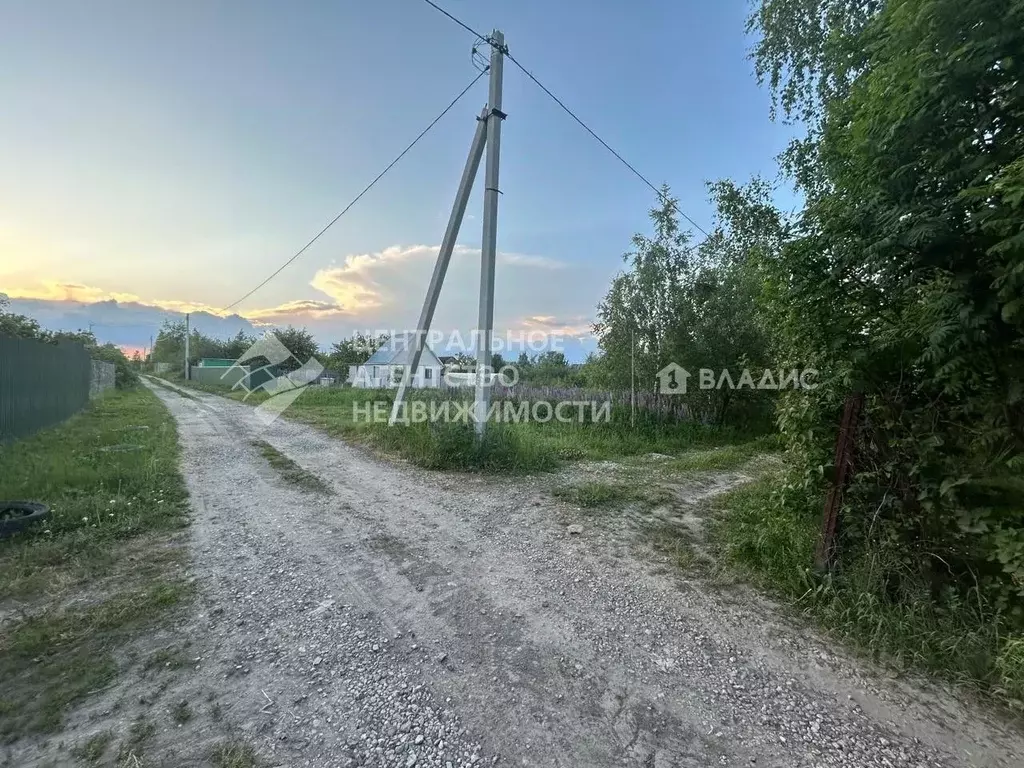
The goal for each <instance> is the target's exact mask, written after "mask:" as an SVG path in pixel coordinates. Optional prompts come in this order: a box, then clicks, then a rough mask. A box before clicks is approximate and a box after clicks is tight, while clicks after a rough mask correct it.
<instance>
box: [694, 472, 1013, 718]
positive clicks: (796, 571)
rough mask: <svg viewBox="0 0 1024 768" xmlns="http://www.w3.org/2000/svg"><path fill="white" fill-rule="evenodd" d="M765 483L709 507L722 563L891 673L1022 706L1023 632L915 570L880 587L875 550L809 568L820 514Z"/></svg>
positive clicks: (891, 566)
mask: <svg viewBox="0 0 1024 768" xmlns="http://www.w3.org/2000/svg"><path fill="white" fill-rule="evenodd" d="M777 483H778V478H777V477H775V478H773V477H767V478H764V479H762V480H761V481H759V482H758V483H756V484H752V485H749V486H745V487H742V488H739V489H737V490H735V491H733V492H731V493H729V494H726V495H724V496H722V497H719V498H718V499H717V500H716V502H715V507H716V512H715V518H714V520H715V522H714V525H713V526H712V528H711V538H712V543H713V545H714V547H715V550H716V552H717V554H718V556H719V557H720V559H721V560H722V562H723V563H724V564H725V565H727V566H729V567H731V568H733V569H735V570H737V571H739V572H740V573H741V574H742V575H743V576H745V577H746V578H747V579H748V580H750V581H752V582H753V583H754V584H756V585H757V586H759V587H761V588H763V589H765V590H767V591H769V592H772V593H774V594H775V595H777V596H779V597H781V598H783V599H784V600H787V601H788V602H790V603H791V604H793V605H794V606H796V607H797V608H798V609H799V610H801V611H802V612H803V613H804V614H806V615H807V616H808V617H810V618H812V619H813V620H814V621H816V622H817V623H818V624H820V625H821V626H822V627H824V628H825V629H827V630H828V631H830V632H833V633H835V634H837V635H839V636H841V637H843V638H844V639H845V640H847V641H848V642H849V643H850V644H852V645H853V646H854V647H855V648H857V649H858V650H860V651H861V652H863V653H866V654H869V655H871V656H872V657H874V658H875V659H876V660H878V661H882V662H883V663H886V664H888V665H890V666H894V667H896V668H898V669H904V670H910V669H920V670H925V671H928V672H931V673H934V674H938V675H941V676H943V677H945V678H947V679H951V680H952V681H954V682H956V683H959V684H964V685H967V686H968V687H970V688H972V689H976V690H980V691H984V692H985V693H986V694H989V695H992V696H994V697H996V698H997V699H998V700H999V701H1001V702H1002V703H1004V704H1007V705H1009V706H1010V707H1011V708H1013V709H1016V710H1018V711H1022V710H1024V636H1021V635H1019V634H1017V635H1014V634H1013V633H1012V632H1011V631H1008V629H1007V626H1006V625H1005V624H1004V623H1003V622H1002V620H1001V618H1000V617H999V615H998V614H996V613H995V612H994V611H993V610H992V609H991V608H989V607H988V606H985V605H983V604H982V603H981V602H980V601H972V600H960V599H956V598H955V597H954V596H952V595H942V596H936V595H934V594H932V591H931V588H930V585H929V584H928V583H927V581H926V580H925V579H923V578H922V577H921V576H920V575H919V574H913V573H906V574H905V578H904V579H903V581H902V584H901V589H900V593H899V594H898V595H892V594H891V592H892V590H891V589H887V585H886V584H883V583H881V581H880V580H881V576H880V574H883V573H886V572H889V573H891V572H892V571H893V570H894V567H895V568H898V566H896V565H895V564H894V563H892V562H889V563H886V564H885V565H886V567H885V568H883V567H882V564H883V563H882V559H883V558H885V557H887V555H886V553H885V552H884V551H882V550H878V551H872V552H863V553H847V555H846V556H845V557H844V559H843V561H842V564H841V568H840V569H839V570H837V572H836V573H835V574H833V575H831V576H827V577H825V576H819V575H818V574H816V573H815V572H813V571H812V570H811V568H810V565H811V563H812V562H813V553H814V547H815V543H816V540H817V536H818V532H819V530H820V524H821V511H820V510H817V509H804V510H800V509H794V508H791V507H787V506H785V505H784V504H782V503H780V501H779V499H778V498H776V497H775V496H773V494H772V493H771V489H772V488H773V487H776V486H777Z"/></svg>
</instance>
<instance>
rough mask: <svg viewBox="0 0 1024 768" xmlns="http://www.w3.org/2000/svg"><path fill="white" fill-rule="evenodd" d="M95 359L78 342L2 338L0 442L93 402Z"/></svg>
mask: <svg viewBox="0 0 1024 768" xmlns="http://www.w3.org/2000/svg"><path fill="white" fill-rule="evenodd" d="M91 378H92V361H91V360H90V358H89V353H88V352H87V351H86V350H85V347H83V346H82V345H80V344H72V343H64V344H59V345H56V344H46V343H44V342H41V341H34V340H32V339H12V338H6V337H3V336H0V443H3V442H7V441H9V440H14V439H17V438H19V437H27V436H28V435H31V434H33V433H34V432H38V431H39V430H40V429H43V428H45V427H49V426H51V425H53V424H59V423H60V422H62V421H64V420H65V419H67V418H69V417H71V416H72V415H74V414H75V413H77V412H78V411H80V410H81V409H82V408H84V407H85V404H86V403H88V402H89V383H90V380H91Z"/></svg>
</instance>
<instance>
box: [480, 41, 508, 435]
mask: <svg viewBox="0 0 1024 768" xmlns="http://www.w3.org/2000/svg"><path fill="white" fill-rule="evenodd" d="M490 43H491V83H490V91H489V96H488V100H487V106H488V115H487V168H486V170H485V175H484V227H483V229H484V236H483V246H482V247H481V252H480V321H479V323H478V324H477V340H476V343H477V350H476V408H475V411H474V415H475V420H476V433H477V435H478V436H479V437H480V438H483V436H484V432H485V431H486V429H487V412H488V410H489V408H490V405H491V387H492V386H493V385H494V377H493V375H491V333H492V331H493V329H494V264H495V257H496V254H497V249H498V160H499V155H500V152H501V121H502V120H504V119H505V113H504V112H502V111H501V80H502V68H503V64H504V61H505V35H503V34H502V33H501V32H500V31H498V30H494V32H492V33H491V40H490Z"/></svg>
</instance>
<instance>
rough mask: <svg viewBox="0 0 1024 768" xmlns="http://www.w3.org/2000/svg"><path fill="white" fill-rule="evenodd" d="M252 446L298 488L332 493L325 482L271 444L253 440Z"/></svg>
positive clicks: (286, 479)
mask: <svg viewBox="0 0 1024 768" xmlns="http://www.w3.org/2000/svg"><path fill="white" fill-rule="evenodd" d="M252 444H253V446H254V447H255V448H256V450H258V451H259V452H260V453H261V454H262V455H263V458H265V459H266V460H267V463H268V464H270V466H272V467H273V468H274V469H275V470H277V472H278V474H280V475H281V477H282V478H283V479H284V480H285V481H287V482H289V483H291V484H292V485H295V486H298V487H299V488H301V489H302V490H304V491H311V492H313V493H325V494H329V493H331V489H330V488H329V487H328V486H327V484H326V483H324V481H323V480H321V479H320V478H319V477H317V476H316V475H314V474H313V473H311V472H307V471H306V470H304V469H303V468H302V467H300V466H299V465H298V464H296V463H295V462H294V461H292V460H291V459H289V458H288V457H287V456H285V455H284V454H283V453H281V452H280V451H279V450H277V449H276V448H275V447H274V446H272V445H271V444H270V443H268V442H265V441H263V440H253V441H252Z"/></svg>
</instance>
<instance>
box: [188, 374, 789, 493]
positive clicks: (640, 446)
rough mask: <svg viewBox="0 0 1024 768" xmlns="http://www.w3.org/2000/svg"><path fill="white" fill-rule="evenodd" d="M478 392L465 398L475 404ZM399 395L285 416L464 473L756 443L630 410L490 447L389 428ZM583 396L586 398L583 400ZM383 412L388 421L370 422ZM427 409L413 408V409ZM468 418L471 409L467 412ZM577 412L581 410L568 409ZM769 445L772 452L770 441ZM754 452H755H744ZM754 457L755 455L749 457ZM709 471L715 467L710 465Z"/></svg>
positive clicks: (727, 457)
mask: <svg viewBox="0 0 1024 768" xmlns="http://www.w3.org/2000/svg"><path fill="white" fill-rule="evenodd" d="M176 383H178V384H182V385H184V386H187V387H190V388H193V389H196V390H199V391H204V392H211V393H215V394H218V395H221V396H224V397H228V398H231V399H234V400H243V399H244V400H245V402H247V403H248V404H251V405H258V404H259V403H261V402H263V401H264V400H266V399H267V396H266V394H265V393H264V392H262V391H260V392H255V393H253V394H252V395H250V396H246V393H245V392H243V391H241V390H234V391H232V390H229V389H227V388H225V387H216V386H211V385H203V384H199V383H197V382H194V381H193V382H181V381H178V382H176ZM409 397H410V403H416V402H419V403H422V404H423V405H422V407H424V408H426V409H428V410H427V412H428V413H429V408H430V407H431V406H432V405H434V406H436V405H437V404H439V403H440V402H441V401H442V400H443V399H445V397H446V395H445V394H444V393H441V392H440V391H434V390H418V391H416V392H413V393H410V395H409ZM471 397H472V396H471V395H469V394H464V395H462V396H461V398H462V399H461V402H462V404H463V405H464V406H465V405H468V404H469V399H471ZM393 398H394V391H392V390H385V391H379V390H378V391H374V390H361V389H352V388H329V389H328V388H321V387H315V386H313V387H309V388H308V389H307V391H305V392H304V393H303V394H302V395H300V396H299V397H298V398H297V399H296V400H295V402H294V403H292V405H291V406H290V407H289V408H288V409H287V410H286V411H285V413H284V416H285V417H286V418H289V419H292V420H295V421H300V422H304V423H306V424H310V425H312V426H315V427H317V428H318V429H321V430H323V431H325V432H327V433H328V434H331V435H334V436H337V437H341V438H344V439H345V440H348V441H350V442H354V443H359V444H362V445H366V446H368V447H370V448H373V449H375V450H377V451H380V452H383V453H387V454H392V455H396V456H399V457H401V458H404V459H406V460H408V461H410V462H412V463H414V464H417V465H419V466H422V467H427V468H429V469H462V470H470V471H482V472H495V473H502V474H510V473H512V474H515V473H529V472H539V471H540V472H542V471H549V470H552V469H555V468H557V467H558V466H559V464H560V463H562V462H563V461H566V460H570V461H571V460H579V459H588V460H603V459H613V458H622V457H628V456H643V455H645V454H649V453H663V454H668V455H673V456H674V455H677V454H679V453H683V452H686V451H693V450H695V449H710V448H714V447H716V446H723V445H724V446H731V445H737V444H740V443H745V442H749V440H750V437H751V436H750V435H748V434H745V433H743V432H740V431H737V430H735V429H729V428H726V429H720V428H717V427H710V426H705V425H701V424H694V423H689V422H686V423H680V422H672V423H667V422H661V421H659V420H658V419H656V418H654V417H653V416H650V415H644V414H641V418H639V419H638V421H637V424H636V427H635V428H634V427H632V426H631V424H630V420H629V414H628V413H627V412H626V410H625V409H621V408H618V409H613V411H612V419H611V421H610V422H608V423H603V422H593V421H591V420H589V415H590V409H589V408H587V409H585V417H586V418H588V420H587V421H585V422H584V423H579V422H577V421H572V422H570V423H565V422H559V421H557V420H555V419H552V420H550V421H548V422H544V423H542V422H537V421H521V422H519V423H512V422H511V421H505V422H502V423H494V422H492V423H491V424H489V425H488V430H487V438H486V441H485V442H484V443H483V444H480V443H478V442H477V441H476V440H475V439H474V436H473V430H472V424H471V423H468V422H467V421H465V420H462V421H457V422H449V423H445V422H443V421H436V422H429V421H420V422H417V421H415V420H412V421H411V423H409V424H398V425H396V426H394V427H389V426H388V425H387V423H386V422H387V416H388V414H389V413H390V410H391V404H392V402H393ZM581 399H582V396H581ZM375 403H376V404H377V405H376V408H377V410H376V413H378V414H379V415H380V417H381V418H380V419H379V420H376V419H373V418H368V414H372V413H374V410H373V408H374V407H375V406H374V404H375ZM413 407H421V406H415V405H410V408H413ZM449 407H450V408H451V411H450V413H451V414H452V415H454V414H455V413H456V412H457V410H456V406H455V404H454V401H452V404H451V405H450V406H449ZM461 413H462V414H465V413H467V411H462V412H461ZM566 413H567V414H568V413H572V414H575V413H576V411H575V409H571V411H568V412H566ZM764 444H765V447H766V448H771V447H773V446H771V445H770V443H769V442H767V441H765V443H764ZM743 450H748V451H749V450H751V449H739V448H738V449H737V451H738V452H737V453H734V454H723V455H722V457H720V458H718V459H717V460H718V461H721V462H723V465H724V464H725V463H728V462H729V461H735V460H737V458H736V457H738V456H740V455H741V453H742V451H743ZM743 455H747V454H743ZM749 455H750V456H753V453H750V454H749ZM709 461H714V459H709ZM708 468H713V467H711V466H710V465H709V467H708Z"/></svg>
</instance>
